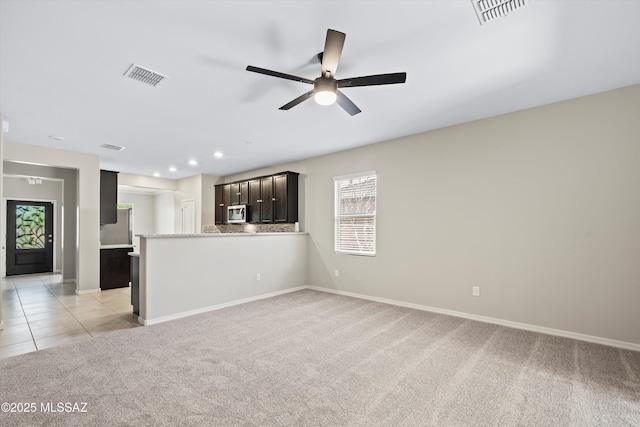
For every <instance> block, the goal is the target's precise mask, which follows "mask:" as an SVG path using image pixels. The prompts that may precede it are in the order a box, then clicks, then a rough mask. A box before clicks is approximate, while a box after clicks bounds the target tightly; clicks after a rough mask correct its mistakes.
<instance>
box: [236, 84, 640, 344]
mask: <svg viewBox="0 0 640 427" xmlns="http://www.w3.org/2000/svg"><path fill="white" fill-rule="evenodd" d="M638 117H640V85H636V86H632V87H628V88H622V89H618V90H614V91H610V92H605V93H601V94H596V95H592V96H588V97H583V98H578V99H574V100H570V101H566V102H561V103H557V104H552V105H548V106H543V107H539V108H534V109H530V110H525V111H520V112H516V113H511V114H506V115H503V116H499V117H493V118H489V119H484V120H480V121H476V122H471V123H466V124H463V125H458V126H453V127H449V128H445V129H440V130H436V131H432V132H426V133H423V134H418V135H412V136H408V137H405V138H400V139H397V140H392V141H386V142H383V143H379V144H375V145H369V146H365V147H362V148H357V149H353V150H349V151H345V152H341V153H336V154H331V155H327V156H322V157H317V158H313V159H308V160H304V161H300V162H296V163H291V164H287V165H280V166H277V167H273V168H268V169H263V170H259V171H252V172H249V173H246V174H241V175H235V176H230V177H226V178H225V181H227V182H228V181H233V180H236V179H241V178H246V177H250V176H255V175H262V174H265V173H272V172H278V171H281V170H292V171H295V172H300V173H301V176H300V179H301V183H300V197H301V202H300V207H301V211H302V212H301V226H302V229H303V230H304V231H307V232H308V233H309V235H310V236H309V248H308V257H309V273H308V274H309V277H308V284H309V285H313V286H319V287H324V288H329V289H335V290H339V291H345V292H353V293H358V294H363V295H367V296H370V297H376V298H386V299H391V300H396V301H401V302H406V303H412V304H418V305H422V306H428V307H434V308H437V309H442V310H451V311H455V312H460V313H466V314H469V315H475V316H484V317H489V318H495V319H501V320H504V321H510V322H518V323H521V324H527V325H534V326H538V327H543V328H552V329H557V330H562V331H568V332H571V333H575V334H584V335H589V336H594V337H601V338H606V339H609V340H617V341H623V342H628V343H635V344H640V327H639V326H638V325H640V308H639V306H638V304H639V303H640V260H639V257H640V197H639V195H640V139H639V136H640V120H638ZM367 170H376V171H377V173H378V185H379V188H378V218H377V220H378V225H377V237H378V245H377V256H376V257H357V256H347V255H335V254H334V252H333V180H332V178H333V176H336V175H342V174H349V173H353V172H359V171H367ZM335 269H339V270H340V277H337V278H336V277H334V270H335ZM472 286H479V287H480V288H481V296H480V297H473V296H472V294H471V288H472Z"/></svg>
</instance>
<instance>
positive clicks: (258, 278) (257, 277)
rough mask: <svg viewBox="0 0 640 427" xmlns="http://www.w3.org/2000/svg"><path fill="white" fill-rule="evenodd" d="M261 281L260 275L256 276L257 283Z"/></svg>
mask: <svg viewBox="0 0 640 427" xmlns="http://www.w3.org/2000/svg"><path fill="white" fill-rule="evenodd" d="M259 281H260V273H258V274H256V282H259Z"/></svg>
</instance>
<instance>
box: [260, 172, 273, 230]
mask: <svg viewBox="0 0 640 427" xmlns="http://www.w3.org/2000/svg"><path fill="white" fill-rule="evenodd" d="M272 199H273V177H272V176H266V177H264V178H260V222H267V223H268V222H273V200H272Z"/></svg>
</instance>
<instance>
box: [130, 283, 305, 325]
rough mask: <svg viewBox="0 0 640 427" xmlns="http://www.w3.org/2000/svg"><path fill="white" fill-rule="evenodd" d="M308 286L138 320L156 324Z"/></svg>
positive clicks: (303, 287)
mask: <svg viewBox="0 0 640 427" xmlns="http://www.w3.org/2000/svg"><path fill="white" fill-rule="evenodd" d="M306 288H307V287H306V286H297V287H295V288H289V289H284V290H282V291H276V292H270V293H268V294H261V295H257V296H255V297H249V298H243V299H239V300H235V301H229V302H225V303H222V304H217V305H211V306H208V307H203V308H198V309H196V310H189V311H183V312H181V313H176V314H170V315H168V316H162V317H157V318H155V319H143V318H141V317H138V322H139V323H141V324H143V325H145V326H148V325H155V324H157V323H163V322H167V321H169V320H176V319H181V318H183V317H188V316H193V315H194V314H200V313H206V312H209V311H214V310H220V309H222V308H226V307H232V306H234V305H239V304H245V303H248V302H252V301H257V300H261V299H265V298H271V297H275V296H278V295H283V294H288V293H290V292H295V291H301V290H303V289H306Z"/></svg>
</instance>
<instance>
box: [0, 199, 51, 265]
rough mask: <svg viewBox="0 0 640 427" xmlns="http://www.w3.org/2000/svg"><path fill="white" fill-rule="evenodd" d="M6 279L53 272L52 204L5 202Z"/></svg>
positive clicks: (19, 201)
mask: <svg viewBox="0 0 640 427" xmlns="http://www.w3.org/2000/svg"><path fill="white" fill-rule="evenodd" d="M6 266H7V271H6V275H7V276H14V275H17V274H31V273H48V272H52V271H53V203H51V202H34V201H27V200H7V259H6Z"/></svg>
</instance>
